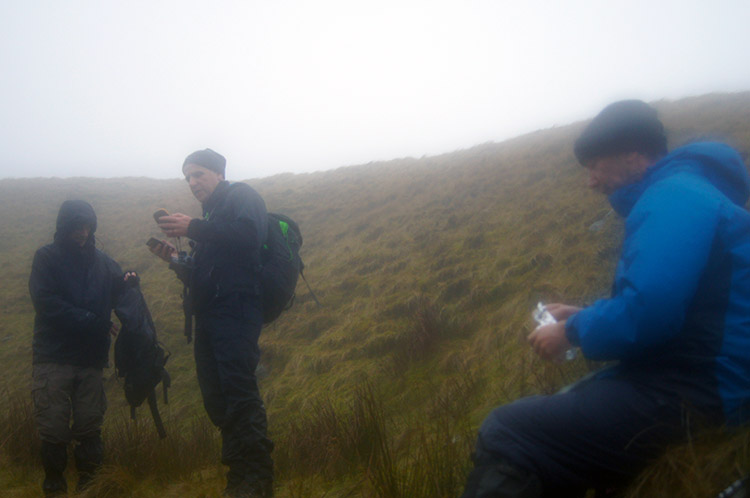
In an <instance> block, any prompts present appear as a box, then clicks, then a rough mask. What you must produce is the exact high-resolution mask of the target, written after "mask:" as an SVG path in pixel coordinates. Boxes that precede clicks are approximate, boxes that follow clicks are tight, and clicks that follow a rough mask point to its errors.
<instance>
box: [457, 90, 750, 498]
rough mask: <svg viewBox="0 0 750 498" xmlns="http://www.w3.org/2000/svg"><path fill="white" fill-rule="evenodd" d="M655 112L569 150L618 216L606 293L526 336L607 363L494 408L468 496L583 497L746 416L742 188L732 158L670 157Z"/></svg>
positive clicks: (748, 377) (725, 152)
mask: <svg viewBox="0 0 750 498" xmlns="http://www.w3.org/2000/svg"><path fill="white" fill-rule="evenodd" d="M666 143H667V141H666V136H665V133H664V128H663V126H662V123H661V122H660V121H659V119H658V118H657V114H656V111H655V110H654V109H653V108H651V107H650V106H648V105H647V104H645V103H643V102H640V101H634V100H629V101H621V102H616V103H614V104H611V105H609V106H608V107H606V108H605V109H604V110H602V112H601V113H600V114H599V115H597V116H596V117H595V118H594V120H593V121H592V122H591V123H590V124H589V126H588V127H587V128H586V129H585V130H584V131H583V133H582V134H581V136H580V137H579V139H578V140H577V141H576V144H575V153H576V156H577V158H578V160H579V162H580V163H581V164H582V165H583V166H584V167H585V168H586V169H587V170H588V173H589V187H591V188H592V189H595V190H597V191H599V192H601V193H603V194H605V195H607V196H609V201H610V203H611V204H612V206H613V208H614V210H615V211H616V212H617V213H618V214H619V215H621V216H623V217H624V218H625V240H624V244H623V248H622V253H621V255H620V259H619V262H618V265H617V270H616V275H615V280H614V284H613V288H612V295H611V297H610V298H609V299H603V300H600V301H597V302H595V303H594V304H593V305H591V306H589V307H587V308H584V309H581V308H577V307H574V306H569V305H563V304H555V305H550V306H549V310H550V312H551V313H552V315H553V316H554V317H555V318H556V319H557V323H554V324H550V325H545V326H542V327H539V328H537V329H536V330H535V331H534V332H532V333H531V334H530V335H529V342H530V344H531V346H532V347H533V348H534V351H535V352H536V353H537V354H539V355H540V356H541V357H542V358H543V359H546V360H551V361H553V360H556V359H559V358H560V357H561V355H563V354H564V353H565V351H567V350H568V349H569V348H571V347H572V346H578V347H580V349H581V351H582V352H583V354H584V355H585V356H586V358H589V359H592V360H611V361H614V362H615V363H614V365H613V366H612V367H610V368H607V369H605V370H603V371H601V372H599V373H598V374H596V375H595V376H593V378H591V379H589V380H585V381H582V382H580V383H578V384H577V385H575V386H574V387H573V388H572V389H570V390H568V391H567V392H564V393H560V394H555V395H552V396H534V397H530V398H525V399H521V400H518V401H516V402H513V403H511V404H508V405H505V406H501V407H499V408H497V409H495V410H494V411H493V412H492V413H491V414H490V415H489V416H488V417H487V418H486V419H485V421H484V422H483V424H482V426H481V428H480V430H479V436H478V440H477V446H476V452H475V454H474V462H475V468H474V470H473V471H472V473H471V474H470V476H469V478H468V480H467V486H466V491H465V494H464V496H465V497H486V496H500V497H537V496H557V497H559V496H583V495H584V493H585V490H586V489H588V488H600V489H607V488H612V487H618V486H622V485H624V484H626V483H627V482H628V481H629V480H630V479H632V477H633V476H635V475H636V474H637V473H638V472H639V471H640V470H642V469H643V467H644V466H645V465H646V464H647V463H648V462H649V460H650V459H652V458H654V457H655V456H657V455H658V454H659V453H660V452H661V451H662V450H663V449H664V447H665V445H667V444H669V443H673V442H679V441H683V440H685V439H686V438H687V437H688V436H689V434H690V432H691V431H693V430H696V429H697V428H699V427H705V426H711V425H712V426H716V425H721V424H725V423H727V424H738V423H742V422H744V421H746V420H747V419H748V418H749V416H750V214H749V213H748V211H747V210H746V209H745V207H744V206H745V204H746V202H747V200H748V196H749V194H750V176H749V175H748V171H747V169H746V167H745V165H744V164H743V162H742V159H741V158H740V157H739V155H738V154H737V153H736V152H735V151H734V150H732V149H731V148H730V147H728V146H725V145H722V144H718V143H695V144H691V145H688V146H685V147H682V148H679V149H676V150H674V151H673V152H671V153H667V147H666Z"/></svg>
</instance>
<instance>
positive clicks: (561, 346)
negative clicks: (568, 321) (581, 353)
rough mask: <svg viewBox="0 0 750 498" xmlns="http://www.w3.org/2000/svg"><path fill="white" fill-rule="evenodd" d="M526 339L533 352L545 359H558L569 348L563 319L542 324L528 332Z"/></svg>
mask: <svg viewBox="0 0 750 498" xmlns="http://www.w3.org/2000/svg"><path fill="white" fill-rule="evenodd" d="M550 312H551V311H550ZM527 339H528V341H529V344H531V347H532V348H533V349H534V352H535V353H536V354H538V355H539V356H540V357H541V358H542V359H544V360H547V361H560V360H561V359H562V358H563V356H564V355H565V352H566V351H567V350H568V349H570V348H571V344H570V342H568V338H567V337H566V336H565V322H564V321H562V322H557V323H551V324H549V325H542V326H541V327H538V328H537V329H536V330H534V331H533V332H532V333H531V334H529V336H528V338H527Z"/></svg>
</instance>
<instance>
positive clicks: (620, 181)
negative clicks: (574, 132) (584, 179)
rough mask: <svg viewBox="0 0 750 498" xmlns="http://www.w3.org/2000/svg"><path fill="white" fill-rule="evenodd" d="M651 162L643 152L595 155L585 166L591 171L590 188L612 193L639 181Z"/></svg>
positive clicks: (608, 193) (606, 193) (603, 192)
mask: <svg viewBox="0 0 750 498" xmlns="http://www.w3.org/2000/svg"><path fill="white" fill-rule="evenodd" d="M649 164H650V161H649V159H648V158H647V157H646V156H644V155H643V154H641V153H639V152H628V153H625V154H618V155H614V156H605V157H595V158H593V159H591V160H589V161H587V162H586V163H585V164H584V167H585V168H586V169H587V170H588V172H589V181H588V186H589V188H590V189H592V190H596V191H597V192H601V193H602V194H604V195H610V194H612V193H613V192H614V191H615V190H617V189H619V188H620V187H624V186H625V185H629V184H631V183H635V182H637V181H639V180H640V179H641V178H642V177H643V173H644V172H645V171H646V169H647V168H648V165H649Z"/></svg>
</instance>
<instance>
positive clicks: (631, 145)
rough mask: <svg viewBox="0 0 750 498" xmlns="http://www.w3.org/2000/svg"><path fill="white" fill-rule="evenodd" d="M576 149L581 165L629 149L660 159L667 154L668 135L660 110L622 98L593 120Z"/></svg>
mask: <svg viewBox="0 0 750 498" xmlns="http://www.w3.org/2000/svg"><path fill="white" fill-rule="evenodd" d="M574 151H575V155H576V158H577V159H578V162H579V163H581V164H585V163H586V162H588V161H590V160H591V159H595V158H599V157H609V156H615V155H618V154H625V153H628V152H640V153H641V154H644V155H646V156H649V157H653V158H658V157H661V156H664V155H666V153H667V136H666V134H665V132H664V125H663V124H662V122H661V121H659V118H658V116H657V113H656V109H654V108H653V107H651V106H650V105H648V104H646V103H645V102H643V101H640V100H621V101H619V102H615V103H613V104H610V105H608V106H607V107H605V108H604V109H603V110H602V111H601V112H600V113H599V114H598V115H597V116H596V117H595V118H594V119H593V120H592V121H591V123H589V125H588V126H587V127H586V128H585V129H584V130H583V133H581V136H580V137H578V140H576V142H575V147H574Z"/></svg>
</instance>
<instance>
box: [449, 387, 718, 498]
mask: <svg viewBox="0 0 750 498" xmlns="http://www.w3.org/2000/svg"><path fill="white" fill-rule="evenodd" d="M704 423H705V419H703V420H701V422H698V421H697V420H696V419H695V418H693V417H692V416H691V415H690V414H689V412H688V411H687V410H686V408H685V406H684V403H683V402H682V400H681V399H680V398H679V397H677V396H675V395H670V394H668V393H666V392H664V391H661V390H656V389H651V388H649V387H647V386H642V385H638V386H636V385H635V384H633V383H632V382H629V381H627V380H622V379H616V378H604V379H593V380H588V381H585V382H582V383H580V384H579V385H577V386H575V387H574V388H573V389H571V390H570V391H568V392H565V393H559V394H554V395H551V396H533V397H529V398H524V399H521V400H518V401H516V402H514V403H510V404H508V405H504V406H501V407H499V408H497V409H495V410H494V411H493V412H492V413H490V415H489V416H488V417H487V418H486V419H485V421H484V422H483V424H482V426H481V428H480V430H479V437H478V440H477V448H476V452H475V455H474V462H475V468H474V471H473V472H472V474H470V476H469V479H468V482H467V487H466V492H465V494H464V497H465V498H469V497H490V496H492V497H524V498H534V497H539V496H556V497H568V496H570V497H573V496H576V497H578V496H583V495H584V494H585V491H586V490H587V489H591V488H594V489H602V490H606V489H610V488H613V487H615V488H616V487H619V486H623V485H625V484H626V483H627V482H628V481H630V480H631V479H632V478H633V477H634V476H635V475H636V474H637V473H638V472H639V471H641V470H642V469H643V468H644V467H645V466H646V465H647V464H648V463H649V461H650V460H652V459H653V458H654V457H656V456H658V455H659V454H660V453H661V452H662V451H663V450H664V448H665V446H666V445H667V444H669V443H673V442H680V441H683V440H684V439H685V438H686V437H687V436H688V434H689V432H690V431H691V429H692V428H693V427H692V426H693V425H696V426H698V425H700V426H702V425H703V424H704Z"/></svg>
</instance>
